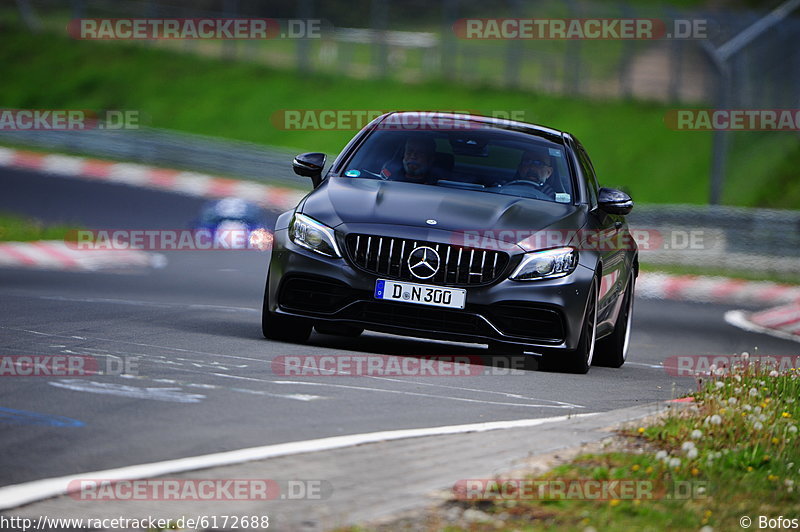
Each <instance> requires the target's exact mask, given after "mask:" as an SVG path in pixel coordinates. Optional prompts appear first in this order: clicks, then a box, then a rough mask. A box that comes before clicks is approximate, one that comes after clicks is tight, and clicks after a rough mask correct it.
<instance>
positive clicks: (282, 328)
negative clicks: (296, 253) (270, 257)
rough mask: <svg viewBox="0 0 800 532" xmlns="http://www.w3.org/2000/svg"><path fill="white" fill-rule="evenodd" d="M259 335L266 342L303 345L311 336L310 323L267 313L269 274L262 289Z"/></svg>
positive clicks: (300, 319)
mask: <svg viewBox="0 0 800 532" xmlns="http://www.w3.org/2000/svg"><path fill="white" fill-rule="evenodd" d="M261 333H262V334H263V335H264V338H267V339H268V340H278V341H281V342H292V343H304V342H306V341H308V337H309V335H310V334H311V322H310V321H308V320H304V319H302V318H293V317H290V316H281V315H279V314H274V313H272V312H270V311H269V273H267V284H266V286H265V287H264V304H263V306H262V307H261Z"/></svg>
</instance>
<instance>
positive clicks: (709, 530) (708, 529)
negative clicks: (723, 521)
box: [700, 525, 714, 532]
mask: <svg viewBox="0 0 800 532" xmlns="http://www.w3.org/2000/svg"><path fill="white" fill-rule="evenodd" d="M700 532H714V529H713V528H712V527H711V526H709V525H706V526H704V527H703V528H701V529H700Z"/></svg>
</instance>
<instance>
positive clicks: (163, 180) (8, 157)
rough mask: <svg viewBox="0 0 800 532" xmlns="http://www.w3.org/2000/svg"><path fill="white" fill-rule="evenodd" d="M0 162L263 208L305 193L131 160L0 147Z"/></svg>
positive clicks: (288, 204) (293, 201)
mask: <svg viewBox="0 0 800 532" xmlns="http://www.w3.org/2000/svg"><path fill="white" fill-rule="evenodd" d="M0 166H6V167H10V168H22V169H26V170H36V171H39V172H44V173H48V174H52V175H57V176H63V177H72V178H79V179H88V180H96V181H104V182H108V183H118V184H124V185H130V186H135V187H145V188H153V189H159V190H168V191H170V192H176V193H179V194H185V195H188V196H199V197H203V198H209V199H214V198H226V197H236V198H241V199H245V200H248V201H252V202H254V203H257V204H259V205H261V206H262V207H264V208H266V209H271V210H278V211H285V210H288V209H292V208H294V206H295V205H297V203H298V202H299V201H300V200H301V199H302V198H303V196H305V193H304V192H301V191H297V190H293V189H290V188H284V187H276V186H272V185H264V184H261V183H254V182H251V181H240V180H237V179H228V178H224V177H216V176H211V175H206V174H201V173H197V172H183V171H180V170H173V169H168V168H157V167H152V166H145V165H141V164H132V163H115V162H112V161H104V160H101V159H90V158H86V157H76V156H73V155H58V154H46V153H35V152H30V151H24V150H16V149H11V148H3V147H0Z"/></svg>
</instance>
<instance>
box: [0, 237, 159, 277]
mask: <svg viewBox="0 0 800 532" xmlns="http://www.w3.org/2000/svg"><path fill="white" fill-rule="evenodd" d="M165 265H166V258H165V257H164V256H163V255H161V254H159V253H149V252H146V251H141V250H137V249H114V250H102V249H89V250H78V249H74V248H73V247H70V246H68V245H67V244H66V243H65V242H62V241H59V240H44V241H39V242H0V267H6V268H27V269H37V270H61V271H75V272H97V271H131V270H140V269H143V268H161V267H163V266H165Z"/></svg>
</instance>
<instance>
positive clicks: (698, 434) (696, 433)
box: [689, 429, 703, 440]
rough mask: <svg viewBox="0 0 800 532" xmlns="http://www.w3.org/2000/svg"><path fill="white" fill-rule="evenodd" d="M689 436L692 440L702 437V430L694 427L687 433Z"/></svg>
mask: <svg viewBox="0 0 800 532" xmlns="http://www.w3.org/2000/svg"><path fill="white" fill-rule="evenodd" d="M689 437H690V438H691V439H693V440H699V439H700V438H702V437H703V432H702V431H699V430H697V429H694V430H693V431H692V433H691V434H690V435H689Z"/></svg>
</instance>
